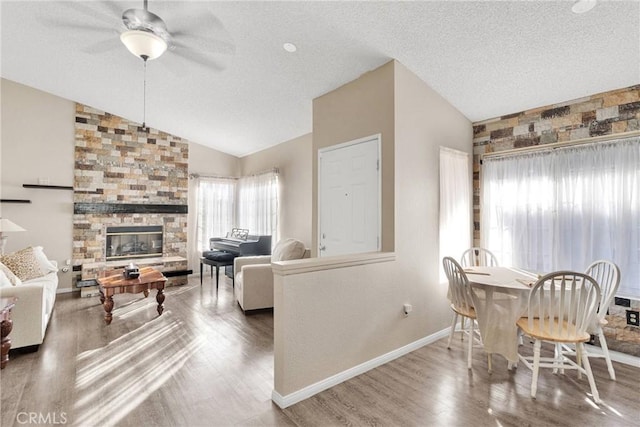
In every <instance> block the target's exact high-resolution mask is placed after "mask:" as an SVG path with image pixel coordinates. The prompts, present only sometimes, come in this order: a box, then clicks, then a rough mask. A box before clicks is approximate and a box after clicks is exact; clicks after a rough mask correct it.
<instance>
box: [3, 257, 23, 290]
mask: <svg viewBox="0 0 640 427" xmlns="http://www.w3.org/2000/svg"><path fill="white" fill-rule="evenodd" d="M0 273H1V274H0V282H2V286H0V287H2V288H4V287H5V285H6V283H5V282H4V280H6V281H7V282H8V283H9V286H16V285H21V284H22V280H20V279H19V278H18V276H16V275H15V274H13V271H11V270H9V267H7V266H6V265H4V264H3V263H1V262H0Z"/></svg>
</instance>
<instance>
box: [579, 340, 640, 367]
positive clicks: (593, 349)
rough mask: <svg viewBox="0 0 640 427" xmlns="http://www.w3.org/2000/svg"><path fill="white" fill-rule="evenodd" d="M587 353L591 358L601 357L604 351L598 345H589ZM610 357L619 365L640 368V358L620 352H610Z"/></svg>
mask: <svg viewBox="0 0 640 427" xmlns="http://www.w3.org/2000/svg"><path fill="white" fill-rule="evenodd" d="M586 347H587V352H588V353H589V356H592V357H599V356H603V354H602V349H601V348H600V347H598V346H596V345H591V344H587V345H586ZM609 357H611V360H612V361H614V362H618V363H624V364H625V365H630V366H634V367H636V368H640V357H636V356H632V355H630V354H626V353H620V352H619V351H613V350H609Z"/></svg>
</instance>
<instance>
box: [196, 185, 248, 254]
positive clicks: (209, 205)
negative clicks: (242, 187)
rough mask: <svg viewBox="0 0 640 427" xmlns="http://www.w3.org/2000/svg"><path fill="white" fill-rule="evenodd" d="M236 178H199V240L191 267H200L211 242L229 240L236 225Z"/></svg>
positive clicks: (197, 238) (197, 203) (197, 235)
mask: <svg viewBox="0 0 640 427" xmlns="http://www.w3.org/2000/svg"><path fill="white" fill-rule="evenodd" d="M236 185H237V180H236V179H235V178H204V177H200V178H198V182H197V196H196V212H197V214H196V238H195V247H194V248H193V249H194V250H192V251H191V252H192V256H193V257H194V259H193V260H192V263H191V265H198V263H199V256H200V253H201V252H202V251H208V250H209V238H211V237H216V236H226V234H227V232H229V231H230V230H231V229H232V228H233V226H234V223H235V205H236Z"/></svg>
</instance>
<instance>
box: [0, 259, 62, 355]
mask: <svg viewBox="0 0 640 427" xmlns="http://www.w3.org/2000/svg"><path fill="white" fill-rule="evenodd" d="M47 261H48V263H49V264H48V267H47V269H46V270H45V269H43V272H46V274H44V275H43V276H41V277H37V278H34V279H29V280H25V281H19V282H18V284H16V285H13V284H10V285H6V281H5V279H6V277H7V276H6V275H5V273H3V272H0V274H2V276H3V279H2V280H3V281H4V283H5V285H4V286H2V287H0V297H17V298H18V301H16V303H15V306H14V307H13V309H12V310H11V319H12V320H13V329H12V330H11V333H10V334H9V338H11V348H12V349H15V348H20V347H28V346H34V345H40V344H42V342H43V341H44V335H45V331H46V330H47V325H48V324H49V320H50V319H51V313H52V312H53V306H54V304H55V301H56V291H57V289H58V273H57V270H58V268H57V263H56V261H49V260H47Z"/></svg>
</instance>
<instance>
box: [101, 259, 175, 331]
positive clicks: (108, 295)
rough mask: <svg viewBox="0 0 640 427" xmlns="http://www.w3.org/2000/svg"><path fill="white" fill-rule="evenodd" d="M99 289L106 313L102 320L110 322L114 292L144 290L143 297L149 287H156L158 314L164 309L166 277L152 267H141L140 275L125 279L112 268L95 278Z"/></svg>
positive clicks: (138, 291) (118, 271)
mask: <svg viewBox="0 0 640 427" xmlns="http://www.w3.org/2000/svg"><path fill="white" fill-rule="evenodd" d="M96 281H97V282H98V288H99V290H100V302H101V303H102V305H103V307H104V311H105V312H106V313H107V314H105V316H104V321H105V322H106V323H107V325H108V324H110V323H111V320H112V318H113V316H112V315H111V310H113V296H114V295H115V294H124V293H127V294H137V293H140V292H144V296H145V298H146V297H147V296H149V290H150V289H157V290H158V294H157V295H156V301H157V302H158V315H161V314H162V311H163V310H164V306H163V305H162V304H163V303H164V284H165V282H166V281H167V278H166V277H164V275H163V274H162V273H161V272H159V271H158V270H156V269H155V268H153V267H143V268H141V269H140V276H139V277H138V278H136V279H127V278H125V277H124V274H123V273H122V270H112V271H108V272H103V273H102V274H101V275H100V277H98V279H97V280H96Z"/></svg>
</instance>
